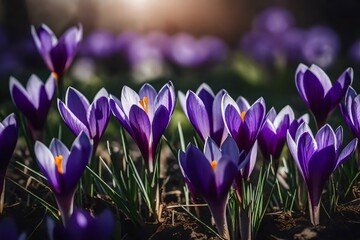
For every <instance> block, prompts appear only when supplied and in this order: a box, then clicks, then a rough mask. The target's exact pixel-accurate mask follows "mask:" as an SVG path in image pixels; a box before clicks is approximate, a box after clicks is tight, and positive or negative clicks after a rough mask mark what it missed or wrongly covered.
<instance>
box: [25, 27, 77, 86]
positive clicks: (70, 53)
mask: <svg viewBox="0 0 360 240" xmlns="http://www.w3.org/2000/svg"><path fill="white" fill-rule="evenodd" d="M31 33H32V36H33V39H34V42H35V45H36V47H37V49H38V51H39V53H40V55H41V57H42V58H43V60H44V62H45V64H46V65H47V67H48V68H49V70H50V71H51V72H52V73H53V74H54V75H55V78H56V79H57V80H61V79H62V78H63V76H64V74H65V72H66V70H67V69H68V68H69V66H70V64H71V62H72V61H73V58H74V56H75V54H76V51H77V49H78V46H79V43H80V41H81V39H82V26H81V25H80V24H79V25H78V26H77V27H71V28H69V29H68V30H67V31H66V32H65V33H64V34H63V35H62V36H61V37H60V38H59V39H57V38H56V36H55V35H54V33H53V32H52V31H51V29H50V28H49V27H48V26H46V25H45V24H41V26H40V27H39V28H38V29H37V30H35V27H34V26H32V27H31Z"/></svg>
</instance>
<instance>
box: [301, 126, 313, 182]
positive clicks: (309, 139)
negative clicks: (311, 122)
mask: <svg viewBox="0 0 360 240" xmlns="http://www.w3.org/2000/svg"><path fill="white" fill-rule="evenodd" d="M297 149H298V151H297V159H298V162H296V163H297V165H298V168H299V170H300V172H301V174H302V175H303V177H304V179H307V178H308V177H309V171H311V170H310V168H309V161H310V159H311V157H312V156H313V155H314V153H315V152H316V150H317V145H316V142H315V139H314V138H313V136H311V134H310V133H308V132H304V133H303V134H302V135H301V136H300V137H299V140H298V146H297Z"/></svg>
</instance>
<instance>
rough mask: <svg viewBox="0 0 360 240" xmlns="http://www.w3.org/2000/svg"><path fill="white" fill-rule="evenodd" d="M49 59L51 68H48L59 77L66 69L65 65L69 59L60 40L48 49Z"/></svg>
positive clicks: (65, 48)
mask: <svg viewBox="0 0 360 240" xmlns="http://www.w3.org/2000/svg"><path fill="white" fill-rule="evenodd" d="M50 59H51V62H52V66H53V68H50V70H51V71H52V72H55V73H56V74H57V75H58V78H59V79H61V78H62V77H63V76H64V73H65V71H66V69H67V67H66V65H67V61H68V59H69V55H68V53H67V47H66V45H65V44H64V43H62V42H59V43H58V44H57V45H56V46H54V47H53V48H52V49H51V50H50ZM48 67H50V66H48Z"/></svg>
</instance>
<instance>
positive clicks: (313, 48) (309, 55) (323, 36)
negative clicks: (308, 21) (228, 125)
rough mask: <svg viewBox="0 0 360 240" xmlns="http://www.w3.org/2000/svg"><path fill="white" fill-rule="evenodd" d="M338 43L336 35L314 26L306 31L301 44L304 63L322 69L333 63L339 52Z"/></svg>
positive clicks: (326, 28)
mask: <svg viewBox="0 0 360 240" xmlns="http://www.w3.org/2000/svg"><path fill="white" fill-rule="evenodd" d="M339 48H340V41H339V38H338V36H337V34H336V33H335V32H334V31H333V30H332V29H330V28H328V27H325V26H315V27H312V28H311V29H309V30H308V32H307V34H306V38H305V40H304V42H303V43H302V52H303V56H304V58H305V61H306V62H308V63H311V64H316V65H318V66H320V67H322V68H326V67H329V66H330V65H331V64H333V63H334V61H335V59H336V56H337V54H338V52H339Z"/></svg>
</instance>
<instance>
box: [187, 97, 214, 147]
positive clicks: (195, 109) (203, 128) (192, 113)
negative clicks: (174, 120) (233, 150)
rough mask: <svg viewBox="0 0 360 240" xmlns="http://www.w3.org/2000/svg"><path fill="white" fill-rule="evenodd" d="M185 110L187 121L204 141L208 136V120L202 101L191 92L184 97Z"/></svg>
mask: <svg viewBox="0 0 360 240" xmlns="http://www.w3.org/2000/svg"><path fill="white" fill-rule="evenodd" d="M186 109H187V113H188V116H189V120H190V122H191V123H192V125H193V126H194V128H195V130H196V131H197V133H198V134H199V135H200V137H201V138H202V139H203V140H204V141H205V139H206V138H207V137H209V136H210V120H209V115H208V113H207V112H206V108H205V105H204V103H203V102H202V100H201V99H200V98H199V97H198V96H197V95H196V94H195V93H194V92H192V91H189V92H188V93H187V96H186Z"/></svg>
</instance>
